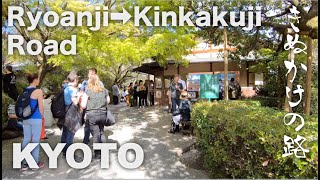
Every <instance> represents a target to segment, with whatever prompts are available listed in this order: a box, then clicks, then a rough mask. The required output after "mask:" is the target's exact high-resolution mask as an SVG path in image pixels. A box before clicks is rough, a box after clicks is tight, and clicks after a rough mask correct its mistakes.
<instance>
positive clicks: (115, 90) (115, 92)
mask: <svg viewBox="0 0 320 180" xmlns="http://www.w3.org/2000/svg"><path fill="white" fill-rule="evenodd" d="M112 95H113V97H112V99H113V104H114V105H117V104H118V103H119V96H120V90H119V86H118V84H117V83H114V85H113V86H112Z"/></svg>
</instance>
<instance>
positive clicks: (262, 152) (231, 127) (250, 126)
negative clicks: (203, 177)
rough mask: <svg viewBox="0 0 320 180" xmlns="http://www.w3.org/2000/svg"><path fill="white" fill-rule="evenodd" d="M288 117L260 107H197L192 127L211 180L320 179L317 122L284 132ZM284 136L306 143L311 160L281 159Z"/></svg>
mask: <svg viewBox="0 0 320 180" xmlns="http://www.w3.org/2000/svg"><path fill="white" fill-rule="evenodd" d="M285 114H286V113H285V112H282V111H278V110H275V109H272V108H268V107H262V106H261V105H260V103H259V102H257V101H228V102H225V101H220V102H213V103H210V102H199V103H197V104H196V105H195V107H194V109H193V111H192V119H193V121H192V123H193V126H194V127H195V135H196V139H197V144H198V146H199V147H200V149H201V151H202V152H203V154H204V156H205V157H204V159H205V162H204V163H205V167H206V168H207V169H208V170H209V172H210V173H211V174H212V176H213V178H314V177H318V173H317V172H318V168H317V167H318V118H317V116H309V117H304V119H305V125H304V127H303V128H302V129H301V130H300V131H298V132H296V131H295V129H294V128H296V127H297V126H298V125H299V124H300V119H299V118H297V119H296V122H295V123H293V124H292V125H290V126H286V125H285V124H284V121H283V118H284V116H285ZM288 121H289V119H288V120H287V122H288ZM284 135H287V136H289V137H292V138H293V139H295V138H296V137H297V135H300V136H303V137H306V138H307V140H306V141H305V142H304V143H303V144H302V146H303V147H304V148H306V149H309V150H310V152H309V153H306V156H307V158H304V159H299V158H296V157H295V155H294V154H293V155H291V156H288V157H282V154H283V153H284V149H283V148H284V147H286V145H285V143H284V140H283V137H284ZM294 147H297V145H296V144H295V145H294ZM263 164H264V165H263Z"/></svg>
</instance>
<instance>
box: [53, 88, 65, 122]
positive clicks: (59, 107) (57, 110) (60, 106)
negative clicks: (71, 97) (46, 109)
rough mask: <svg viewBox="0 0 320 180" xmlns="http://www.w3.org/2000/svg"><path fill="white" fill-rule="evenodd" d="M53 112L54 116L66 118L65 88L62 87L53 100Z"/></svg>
mask: <svg viewBox="0 0 320 180" xmlns="http://www.w3.org/2000/svg"><path fill="white" fill-rule="evenodd" d="M51 112H52V116H53V117H54V118H64V117H65V115H66V110H65V104H64V88H63V89H61V90H60V91H59V92H58V93H57V94H56V95H55V96H54V97H53V98H52V101H51Z"/></svg>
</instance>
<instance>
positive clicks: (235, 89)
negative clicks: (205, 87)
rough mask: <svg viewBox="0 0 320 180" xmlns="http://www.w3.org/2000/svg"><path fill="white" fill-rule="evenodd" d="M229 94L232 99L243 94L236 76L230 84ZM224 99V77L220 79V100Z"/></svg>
mask: <svg viewBox="0 0 320 180" xmlns="http://www.w3.org/2000/svg"><path fill="white" fill-rule="evenodd" d="M228 96H229V98H230V99H231V100H235V99H238V98H239V97H240V96H241V87H240V85H239V83H238V82H237V81H235V79H234V78H231V79H230V82H229V85H228ZM222 99H224V83H223V81H222V79H220V80H219V100H222Z"/></svg>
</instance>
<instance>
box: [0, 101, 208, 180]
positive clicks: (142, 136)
mask: <svg viewBox="0 0 320 180" xmlns="http://www.w3.org/2000/svg"><path fill="white" fill-rule="evenodd" d="M110 108H111V109H112V110H113V112H114V113H116V115H117V123H116V125H114V126H111V127H108V128H106V129H107V130H106V134H107V135H108V138H109V139H110V141H112V140H115V141H118V143H119V144H120V145H121V144H123V143H126V142H134V143H138V144H139V145H141V146H142V148H143V149H144V153H145V158H144V162H143V164H142V165H141V166H140V167H139V168H137V169H134V170H128V169H124V168H123V167H122V166H121V165H119V163H118V161H117V153H116V152H114V153H112V152H111V157H110V168H109V169H101V168H100V160H92V162H91V164H90V166H89V167H87V168H85V169H81V170H77V169H73V168H71V167H69V165H68V164H67V163H66V160H65V159H64V158H62V157H61V155H60V156H59V158H58V168H57V169H48V168H47V166H48V158H47V157H46V156H45V154H44V152H43V151H42V150H41V152H40V157H41V159H42V160H43V161H44V162H45V164H46V167H45V168H43V169H41V170H36V171H32V170H28V171H23V172H22V171H20V170H19V169H13V168H12V143H14V142H19V143H21V142H22V138H16V139H12V140H6V141H2V157H3V159H2V178H10V179H11V178H17V179H18V178H23V179H34V178H37V179H50V178H54V179H65V178H67V179H78V178H90V179H91V178H92V179H93V178H94V179H111V178H116V179H125V178H130V179H144V178H146V179H153V178H165V179H180V178H189V179H196V178H197V179H200V178H209V177H208V175H207V173H206V172H204V171H200V170H195V169H192V168H189V167H186V165H184V164H182V163H181V162H180V161H179V158H178V157H177V153H178V152H179V151H181V148H182V147H183V146H184V145H185V144H186V143H187V142H189V141H190V139H191V137H189V136H182V135H180V134H174V135H173V134H169V133H167V131H168V129H169V127H170V114H168V113H167V112H166V111H164V110H163V109H161V108H159V107H157V108H154V107H148V108H145V109H137V108H130V107H126V106H125V105H124V104H120V105H117V106H110ZM50 130H53V131H54V132H55V134H54V135H52V136H49V138H48V139H47V140H44V141H43V142H47V143H49V144H50V145H51V147H55V145H56V143H58V142H60V136H61V132H60V130H59V129H58V128H57V127H56V126H53V127H51V128H50ZM83 135H84V132H83V128H81V129H80V130H79V131H78V132H77V133H76V135H75V142H82V139H83ZM91 143H92V142H91Z"/></svg>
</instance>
